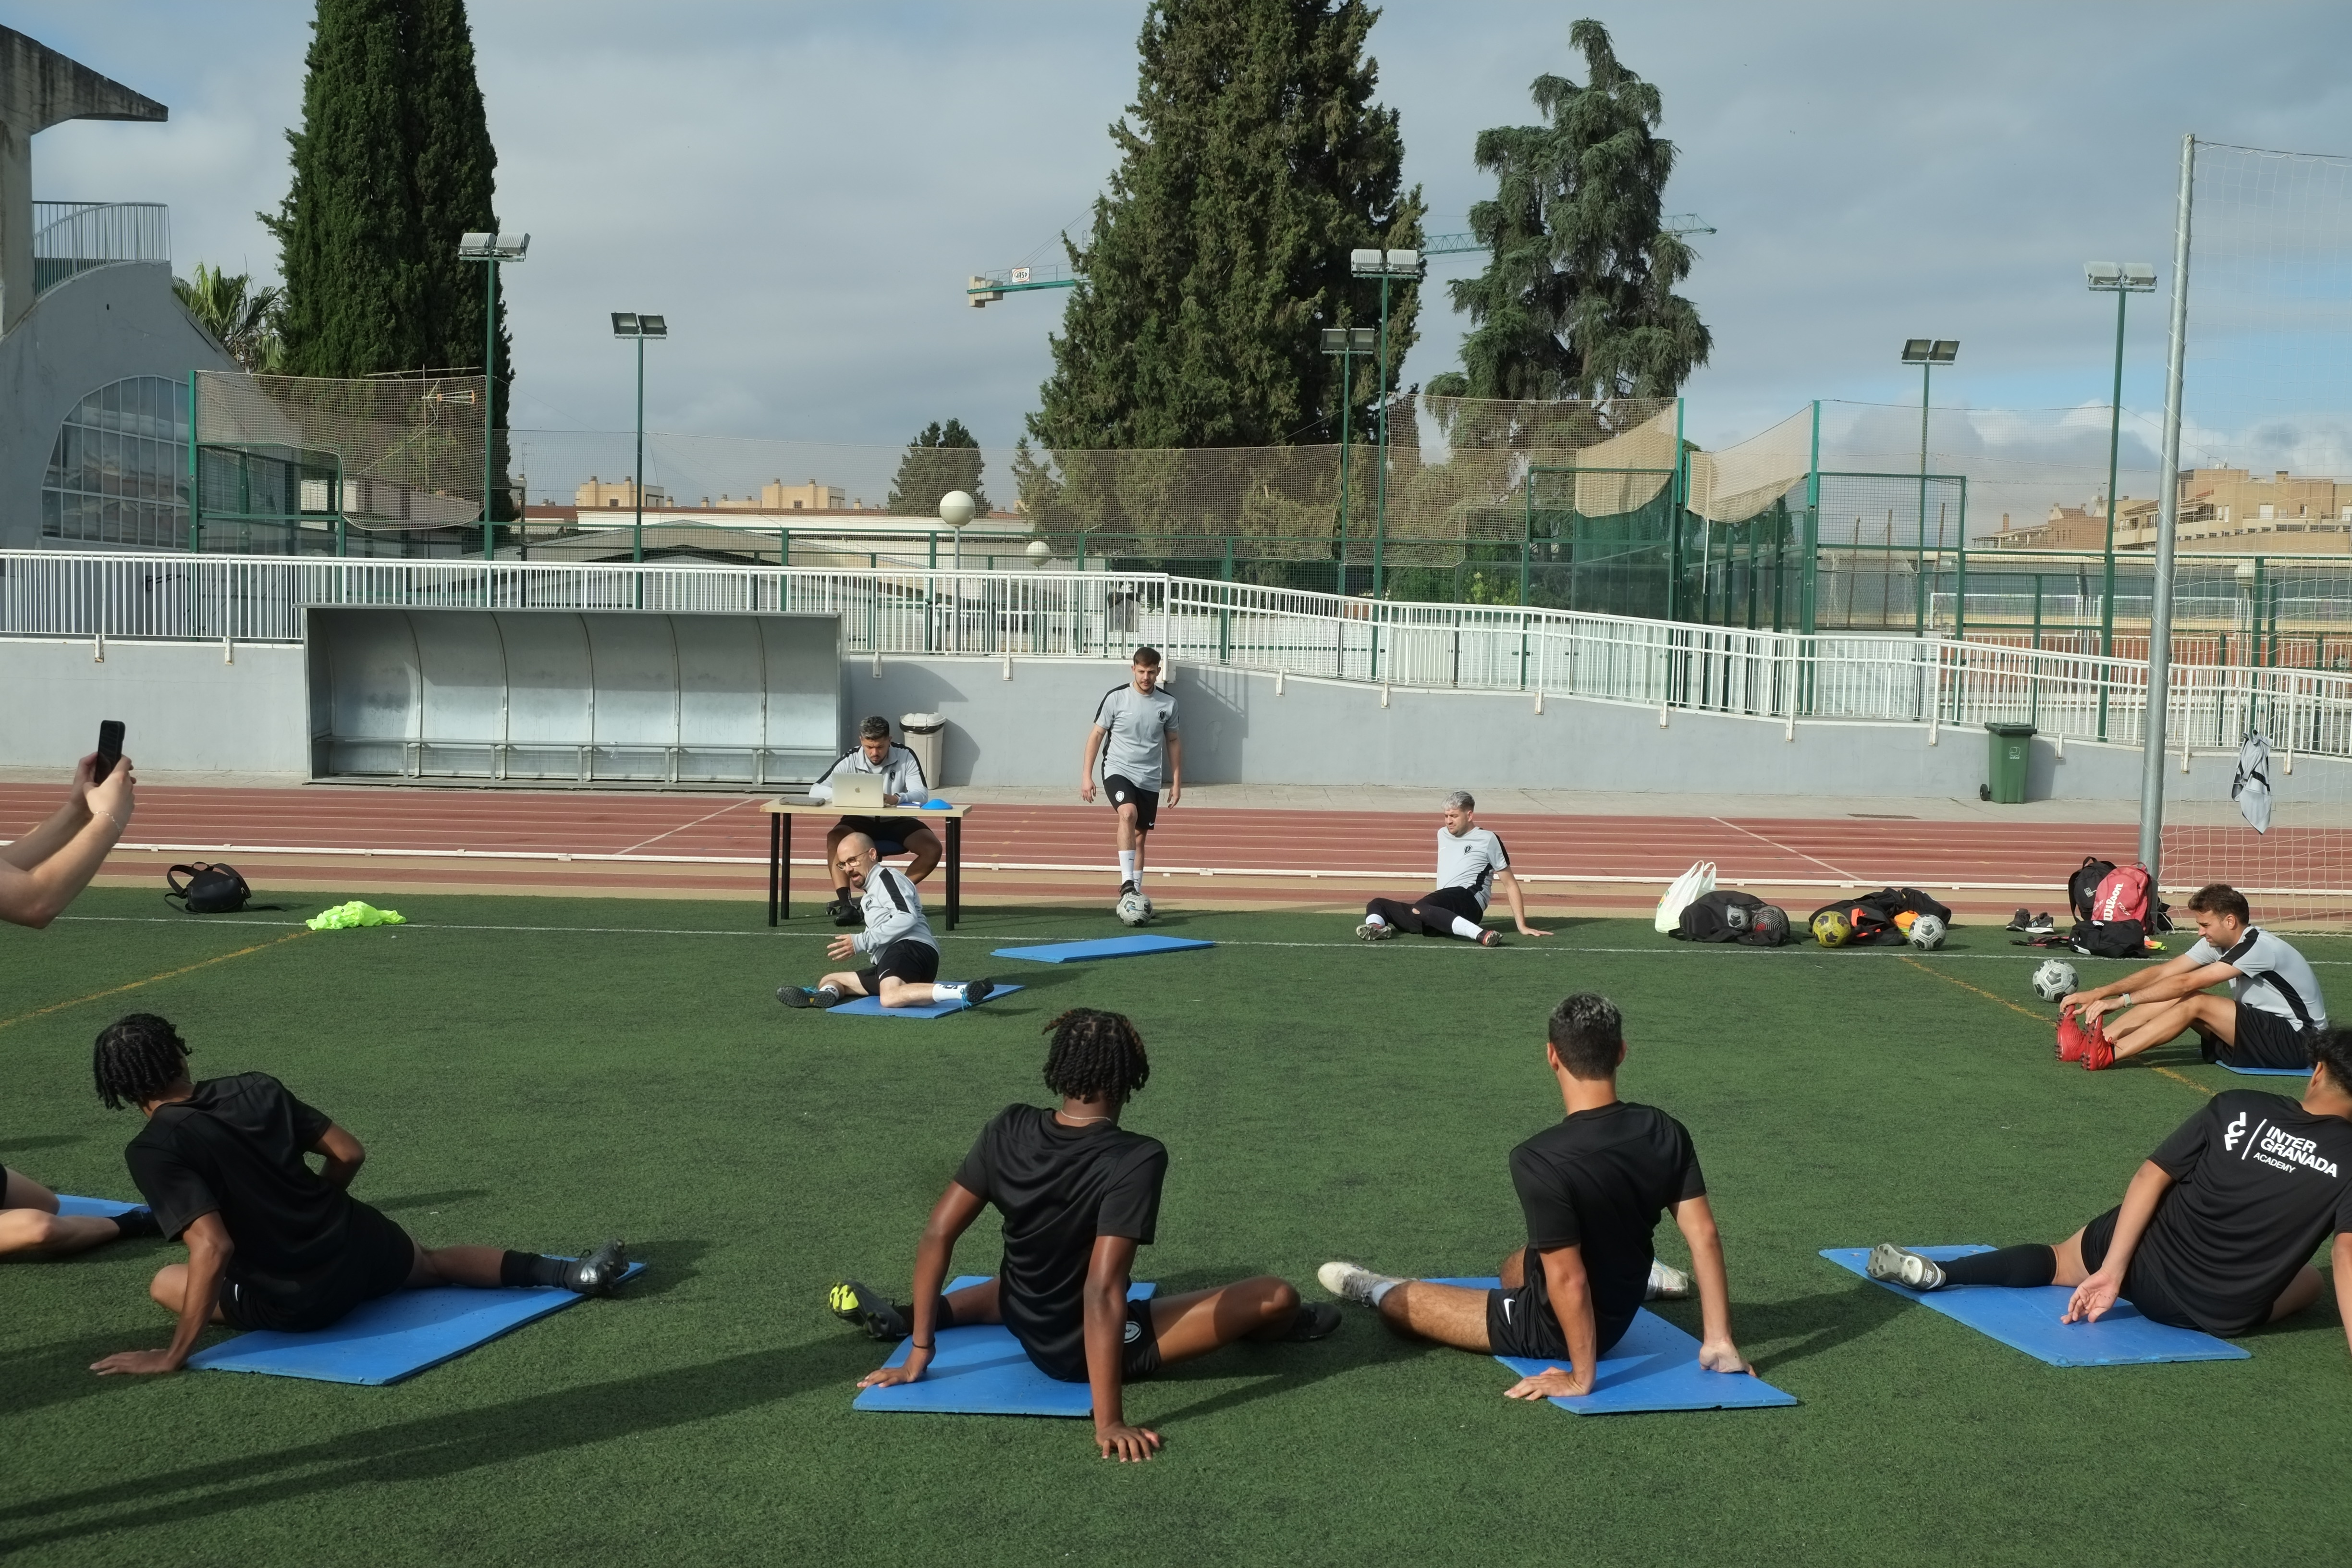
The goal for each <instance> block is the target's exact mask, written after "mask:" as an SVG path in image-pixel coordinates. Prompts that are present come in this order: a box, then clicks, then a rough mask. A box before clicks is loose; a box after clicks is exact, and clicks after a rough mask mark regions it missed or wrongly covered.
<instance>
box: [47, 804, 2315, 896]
mask: <svg viewBox="0 0 2352 1568" xmlns="http://www.w3.org/2000/svg"><path fill="white" fill-rule="evenodd" d="M57 801H58V791H57V789H56V788H55V787H54V786H47V785H36V784H0V835H5V837H12V838H13V837H16V836H18V835H20V834H22V833H23V832H25V831H26V829H27V828H29V827H30V826H33V825H34V824H35V823H37V822H38V821H39V820H40V819H41V818H42V817H44V816H47V814H48V813H49V811H51V810H52V809H54V808H55V805H56V804H57ZM758 804H759V803H758V800H757V799H756V798H753V797H749V796H726V795H580V794H569V793H553V792H551V793H547V794H529V793H522V792H509V791H503V790H465V789H431V788H427V789H401V788H396V787H387V788H380V789H376V788H370V789H360V788H309V789H300V788H297V789H208V788H195V787H170V786H158V785H150V786H146V787H144V788H142V790H141V791H140V797H139V811H138V816H137V817H136V818H135V819H134V821H133V823H132V825H131V831H130V832H129V833H128V834H127V835H125V844H126V846H134V847H139V846H153V847H160V848H164V849H167V850H169V851H170V852H173V853H182V852H184V853H188V854H221V855H226V854H233V853H236V852H240V851H242V852H244V853H247V854H254V853H261V852H265V851H271V850H284V851H296V852H308V853H310V854H311V855H314V856H315V855H318V854H320V853H328V854H331V853H332V852H334V851H338V850H348V851H357V852H362V853H365V852H374V853H378V854H382V853H384V852H386V851H391V852H395V853H397V852H402V851H405V852H407V853H409V854H413V855H440V856H450V855H464V856H479V857H487V858H501V859H502V858H516V859H542V858H554V857H556V856H564V857H570V858H592V857H593V858H597V859H606V858H617V859H619V860H622V861H625V862H632V863H639V864H646V865H648V866H650V865H658V864H662V863H669V864H679V863H692V862H695V861H704V862H718V863H722V864H723V863H728V862H733V863H738V864H740V863H744V862H747V861H751V860H754V859H760V860H763V859H764V857H765V854H766V850H767V822H766V819H765V817H764V816H762V815H761V812H760V811H759V809H758ZM1482 821H1483V822H1484V823H1485V825H1486V826H1489V827H1492V828H1494V829H1495V830H1496V832H1497V833H1499V834H1500V835H1501V836H1502V837H1503V839H1504V841H1505V843H1506V844H1507V847H1509V850H1510V854H1511V858H1512V862H1513V865H1514V866H1515V867H1516V868H1517V869H1518V870H1519V871H1521V872H1522V873H1523V874H1527V875H1530V876H1533V877H1536V878H1539V879H1573V880H1580V881H1618V880H1623V881H1633V882H1642V883H1659V884H1663V883H1664V882H1665V881H1666V880H1668V879H1671V878H1672V877H1673V876H1674V875H1675V873H1677V872H1679V871H1681V870H1682V869H1683V868H1685V867H1686V866H1688V865H1689V864H1690V863H1691V862H1693V861H1694V860H1714V861H1716V862H1717V866H1718V868H1719V872H1718V875H1719V877H1720V879H1722V880H1723V881H1724V882H1726V883H1727V884H1731V885H1738V884H1741V883H1754V884H1759V885H1766V884H1773V885H1781V886H1788V885H1792V884H1794V885H1803V884H1820V885H1824V886H1832V887H1834V886H1839V885H1843V884H1848V883H1865V884H1869V885H1871V886H1877V885H1879V884H1882V883H1891V884H1895V885H1902V884H1909V885H1913V886H1918V887H1927V888H1967V887H1970V886H1995V887H2001V886H2013V887H2020V888H2039V889H2047V888H2050V887H2052V886H2053V885H2054V884H2058V883H2061V882H2063V875H2064V871H2065V869H2066V868H2069V867H2072V866H2074V865H2076V864H2079V863H2080V861H2081V859H2082V858H2083V857H2084V855H2090V854H2098V855H2104V856H2105V857H2107V858H2112V859H2116V860H2126V859H2129V858H2131V857H2132V855H2133V853H2134V840H2135V830H2134V829H2133V828H2132V827H2130V826H2128V825H2120V826H2119V825H2115V824H2102V825H2086V824H2071V823H2052V822H2038V821H2037V822H2030V823H2017V824H2008V823H1979V822H1927V821H1899V820H1888V819H1876V820H1859V819H1853V818H1847V819H1836V818H1827V819H1787V818H1780V819H1776V818H1724V817H1705V816H1486V817H1485V818H1482ZM1436 833H1437V823H1436V819H1435V817H1434V816H1433V814H1422V813H1400V812H1300V811H1259V810H1234V809H1224V808H1216V807H1209V808H1197V807H1196V808H1192V809H1185V808H1181V807H1179V808H1175V809H1171V810H1167V811H1165V812H1163V814H1162V816H1161V817H1160V826H1159V829H1158V831H1157V832H1155V833H1154V834H1153V835H1152V836H1151V840H1150V863H1151V864H1152V865H1153V866H1154V867H1157V868H1161V869H1164V870H1168V871H1171V872H1173V871H1181V870H1192V869H1213V870H1215V871H1218V872H1220V873H1232V874H1238V875H1244V876H1279V875H1280V874H1281V873H1283V872H1286V871H1315V872H1319V873H1322V874H1324V875H1327V876H1328V875H1330V874H1332V873H1342V874H1351V875H1356V876H1367V875H1369V876H1372V877H1387V876H1394V877H1397V878H1401V879H1403V882H1404V884H1405V885H1410V884H1411V883H1412V881H1414V880H1417V879H1421V878H1423V877H1425V876H1426V875H1427V873H1428V870H1429V868H1430V866H1431V865H1432V863H1433V858H1434V847H1435V837H1436ZM1111 834H1112V824H1111V818H1110V813H1109V812H1108V810H1107V809H1105V808H1103V807H1101V806H1099V805H1097V806H1086V805H1077V804H1076V803H1073V804H1071V805H982V806H976V807H974V808H973V811H972V814H971V817H970V819H969V820H968V822H967V824H966V826H965V838H964V862H965V865H966V867H967V868H968V869H971V870H973V871H975V872H979V871H986V870H989V869H992V868H1002V869H1004V870H1007V871H1011V870H1035V871H1080V870H1084V871H1087V872H1093V871H1097V870H1107V869H1108V868H1109V867H1110V866H1111V865H1112V864H1113V861H1112V848H1113V846H1112V839H1111ZM2273 837H2276V836H2275V835H2274V836H2273ZM797 847H798V848H800V849H801V851H802V856H801V858H807V851H808V850H810V849H812V848H814V842H813V841H812V842H810V843H806V844H803V845H801V846H797Z"/></svg>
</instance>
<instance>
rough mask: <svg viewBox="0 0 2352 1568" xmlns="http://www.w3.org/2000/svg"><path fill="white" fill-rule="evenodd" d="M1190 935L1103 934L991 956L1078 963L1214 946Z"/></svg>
mask: <svg viewBox="0 0 2352 1568" xmlns="http://www.w3.org/2000/svg"><path fill="white" fill-rule="evenodd" d="M1216 945H1217V944H1216V943H1215V942H1202V941H1200V940H1199V939H1197V938H1195V937H1189V936H1102V937H1097V938H1095V939H1094V940H1093V941H1092V942H1045V943H1044V944H1043V945H1041V946H1037V947H1000V948H998V949H997V950H996V951H995V952H993V953H992V954H991V955H990V956H992V957H994V958H1025V959H1027V960H1029V961H1030V962H1031V963H1081V962H1083V961H1085V960H1087V959H1089V958H1135V957H1138V956H1139V955H1141V954H1143V953H1147V952H1183V951H1184V950H1185V949H1186V948H1191V947H1214V946H1216Z"/></svg>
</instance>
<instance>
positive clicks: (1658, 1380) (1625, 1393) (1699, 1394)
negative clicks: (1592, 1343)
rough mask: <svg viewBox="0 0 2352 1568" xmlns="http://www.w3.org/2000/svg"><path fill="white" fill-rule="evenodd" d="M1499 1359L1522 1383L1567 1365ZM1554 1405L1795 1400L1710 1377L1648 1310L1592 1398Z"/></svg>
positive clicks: (1760, 1383) (1718, 1406)
mask: <svg viewBox="0 0 2352 1568" xmlns="http://www.w3.org/2000/svg"><path fill="white" fill-rule="evenodd" d="M1430 1283H1431V1284H1433V1285H1466V1286H1468V1287H1469V1288H1470V1289H1474V1290H1492V1289H1495V1288H1496V1286H1498V1285H1500V1284H1501V1283H1502V1280H1501V1279H1497V1278H1496V1277H1495V1276H1494V1275H1491V1274H1489V1275H1486V1276H1484V1277H1468V1278H1457V1279H1432V1280H1431V1281H1430ZM1495 1359H1496V1361H1498V1362H1501V1363H1503V1364H1504V1365H1505V1366H1507V1367H1509V1368H1510V1369H1511V1370H1512V1371H1513V1372H1515V1373H1518V1374H1519V1375H1520V1376H1521V1377H1533V1376H1534V1375H1535V1374H1536V1373H1539V1372H1542V1371H1544V1370H1546V1369H1547V1368H1549V1367H1554V1366H1563V1365H1565V1364H1567V1363H1564V1362H1550V1361H1536V1360H1533V1359H1530V1358H1529V1357H1527V1356H1506V1355H1498V1356H1496V1358H1495ZM1551 1403H1552V1404H1554V1405H1559V1407H1560V1408H1561V1409H1562V1410H1570V1411H1573V1412H1575V1413H1576V1414H1577V1415H1627V1414H1631V1413H1633V1412H1638V1411H1660V1410H1754V1409H1763V1408H1766V1407H1769V1406H1772V1405H1794V1404H1796V1403H1797V1396H1796V1395H1795V1394H1790V1393H1787V1392H1786V1391H1784V1390H1781V1389H1778V1388H1775V1387H1773V1386H1772V1385H1771V1384H1769V1383H1767V1382H1765V1381H1764V1380H1763V1379H1762V1378H1760V1377H1751V1376H1748V1374H1747V1373H1736V1372H1709V1371H1707V1370H1706V1368H1705V1367H1703V1366H1701V1365H1699V1364H1698V1342H1697V1341H1696V1340H1695V1339H1693V1338H1691V1337H1690V1335H1688V1334H1686V1333H1685V1332H1683V1331H1682V1330H1680V1329H1678V1328H1676V1327H1675V1326H1674V1324H1672V1323H1670V1322H1668V1321H1665V1320H1664V1318H1661V1317H1659V1316H1658V1315H1657V1314H1656V1313H1655V1312H1653V1311H1650V1310H1647V1309H1644V1310H1642V1311H1639V1312H1636V1313H1635V1314H1634V1315H1633V1327H1631V1328H1629V1329H1627V1330H1626V1331H1625V1336H1624V1338H1622V1339H1621V1340H1619V1341H1618V1342H1616V1343H1615V1344H1613V1345H1611V1346H1610V1347H1609V1349H1608V1350H1607V1352H1604V1353H1603V1354H1602V1355H1601V1367H1600V1370H1599V1372H1598V1373H1597V1374H1596V1375H1595V1376H1594V1378H1593V1380H1592V1392H1591V1393H1590V1394H1578V1395H1576V1396H1575V1397H1574V1398H1566V1397H1562V1396H1558V1395H1555V1396H1553V1397H1552V1399H1551Z"/></svg>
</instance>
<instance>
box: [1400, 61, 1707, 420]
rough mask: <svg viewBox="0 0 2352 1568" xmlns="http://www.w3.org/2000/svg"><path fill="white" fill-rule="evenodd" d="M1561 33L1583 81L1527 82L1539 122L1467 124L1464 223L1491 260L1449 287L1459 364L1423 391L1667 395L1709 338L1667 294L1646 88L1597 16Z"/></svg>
mask: <svg viewBox="0 0 2352 1568" xmlns="http://www.w3.org/2000/svg"><path fill="white" fill-rule="evenodd" d="M1568 36H1569V43H1570V46H1571V47H1575V48H1578V49H1580V50H1582V51H1583V54H1584V60H1585V67H1586V76H1587V78H1588V81H1587V83H1586V85H1584V86H1582V87H1579V86H1578V85H1577V84H1576V83H1574V82H1572V81H1569V80H1567V79H1563V78H1560V77H1556V76H1549V75H1546V76H1539V77H1538V78H1537V79H1535V83H1534V85H1533V88H1532V89H1531V90H1532V93H1533V96H1534V98H1535V102H1536V107H1537V109H1538V110H1540V111H1541V112H1542V113H1543V114H1544V115H1545V116H1546V118H1547V119H1548V120H1549V124H1544V125H1521V126H1501V127H1497V128H1496V129H1495V130H1492V131H1486V132H1480V134H1479V137H1478V141H1477V144H1476V152H1475V156H1476V160H1477V164H1478V167H1479V168H1481V169H1484V170H1486V171H1487V172H1489V173H1491V174H1494V175H1495V176H1496V194H1495V198H1494V199H1493V200H1492V201H1486V202H1480V203H1479V204H1478V205H1475V206H1474V207H1472V208H1471V209H1470V228H1471V232H1472V233H1474V234H1475V235H1476V236H1477V237H1478V238H1479V240H1480V241H1481V243H1483V244H1485V245H1486V247H1487V250H1488V253H1489V255H1490V256H1491V258H1492V259H1491V260H1490V261H1489V262H1488V263H1487V266H1486V270H1485V271H1484V272H1483V273H1481V274H1480V275H1479V276H1477V277H1476V278H1473V279H1466V280H1464V281H1461V282H1457V283H1454V284H1453V285H1452V286H1451V287H1452V290H1453V295H1454V309H1455V310H1466V311H1468V312H1469V314H1470V319H1471V321H1473V322H1474V323H1475V325H1474V328H1473V330H1472V331H1471V332H1470V334H1469V336H1467V337H1466V338H1465V339H1464V340H1463V342H1462V364H1463V370H1462V371H1460V372H1449V373H1447V374H1444V375H1441V376H1437V377H1433V378H1432V380H1431V382H1430V388H1429V390H1430V394H1431V395H1432V396H1433V397H1462V396H1468V397H1497V398H1526V399H1553V398H1569V397H1585V398H1599V397H1609V396H1615V395H1633V396H1642V397H1671V396H1673V395H1675V393H1676V392H1677V391H1678V390H1679V389H1680V388H1681V386H1682V384H1683V383H1684V382H1685V380H1686V379H1688V377H1689V375H1690V374H1691V372H1692V371H1694V370H1696V368H1697V367H1698V366H1700V365H1702V364H1704V363H1706V356H1707V352H1708V350H1709V348H1710V347H1711V346H1712V339H1711V338H1710V336H1709V334H1708V332H1707V330H1706V326H1705V325H1704V324H1702V323H1701V322H1700V321H1699V319H1698V311H1697V310H1696V307H1694V306H1693V305H1692V304H1691V302H1690V301H1689V300H1685V299H1683V298H1682V297H1681V296H1679V295H1677V294H1675V292H1674V287H1675V284H1677V283H1679V282H1681V281H1682V280H1683V279H1685V278H1686V277H1688V276H1689V275H1690V269H1691V262H1692V259H1693V258H1692V255H1691V250H1690V247H1688V246H1687V245H1685V243H1684V242H1683V240H1682V237H1680V236H1678V235H1675V234H1671V233H1668V232H1666V230H1665V229H1664V227H1663V220H1662V216H1661V215H1662V210H1663V205H1664V192H1665V184H1666V179H1667V177H1668V176H1669V175H1670V174H1673V173H1674V166H1675V146H1674V143H1673V142H1665V141H1661V140H1660V139H1659V138H1658V137H1657V136H1656V135H1654V131H1655V130H1656V128H1657V125H1658V122H1659V121H1660V118H1661V117H1662V115H1663V112H1664V108H1663V104H1662V101H1661V100H1660V98H1659V95H1658V89H1657V88H1656V87H1655V86H1654V85H1653V84H1651V83H1649V82H1645V81H1643V79H1641V78H1640V77H1638V76H1636V75H1634V74H1633V72H1632V71H1630V70H1627V69H1626V68H1624V67H1623V66H1622V65H1621V64H1620V63H1619V62H1618V59H1617V56H1616V52H1615V50H1614V49H1613V48H1612V47H1611V46H1610V42H1609V32H1608V29H1607V28H1605V27H1603V26H1601V24H1600V23H1599V22H1596V21H1592V20H1591V19H1590V18H1588V19H1586V20H1583V21H1580V22H1578V23H1576V24H1575V25H1574V26H1571V27H1570V29H1569V35H1568Z"/></svg>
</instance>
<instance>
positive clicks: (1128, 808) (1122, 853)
mask: <svg viewBox="0 0 2352 1568" xmlns="http://www.w3.org/2000/svg"><path fill="white" fill-rule="evenodd" d="M1098 759H1099V762H1100V764H1101V768H1102V787H1103V790H1104V793H1106V794H1107V795H1109V796H1110V803H1111V805H1112V806H1113V807H1114V808H1116V809H1117V811H1118V896H1119V898H1120V900H1122V901H1123V900H1125V899H1126V898H1127V896H1128V895H1129V893H1133V894H1135V895H1136V896H1137V897H1138V898H1139V899H1141V900H1142V903H1143V910H1144V913H1145V914H1147V915H1148V914H1150V911H1151V900H1150V899H1148V898H1143V841H1144V839H1145V837H1148V836H1149V835H1150V832H1151V829H1152V826H1153V825H1154V824H1155V823H1156V822H1158V820H1159V817H1160V785H1161V784H1162V782H1163V781H1164V782H1165V784H1166V785H1167V795H1168V804H1169V805H1171V806H1172V805H1175V804H1176V802H1177V799H1178V797H1179V796H1181V795H1182V794H1183V793H1184V742H1183V738H1182V737H1181V735H1179V734H1178V733H1177V731H1176V699H1175V697H1174V695H1173V694H1172V693H1171V692H1169V691H1167V690H1165V689H1162V688H1161V687H1160V650H1159V649H1158V648H1151V647H1139V648H1137V649H1136V650H1135V662H1134V665H1133V679H1130V680H1129V681H1128V682H1127V683H1126V684H1125V685H1122V686H1114V687H1112V688H1111V689H1109V690H1108V691H1107V692H1105V693H1103V700H1102V701H1101V703H1100V704H1098V705H1097V707H1096V709H1095V723H1094V728H1093V729H1091V730H1089V731H1087V755H1086V763H1085V766H1084V769H1083V771H1082V773H1081V775H1080V777H1079V779H1078V798H1079V799H1080V800H1083V801H1085V802H1087V804H1088V805H1092V804H1093V802H1094V798H1095V768H1096V764H1097V760H1098Z"/></svg>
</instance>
